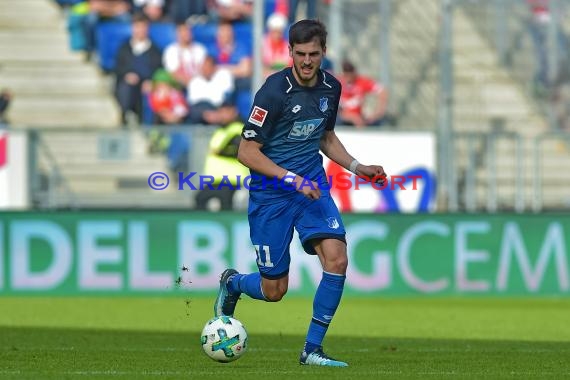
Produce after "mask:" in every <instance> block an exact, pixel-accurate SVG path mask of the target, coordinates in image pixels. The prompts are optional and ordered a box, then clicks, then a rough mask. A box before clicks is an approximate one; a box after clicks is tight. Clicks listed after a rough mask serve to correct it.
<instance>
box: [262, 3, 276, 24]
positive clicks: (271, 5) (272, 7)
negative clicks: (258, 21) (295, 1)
mask: <svg viewBox="0 0 570 380" xmlns="http://www.w3.org/2000/svg"><path fill="white" fill-rule="evenodd" d="M276 6H277V1H276V0H265V8H264V13H265V14H264V19H265V20H267V18H268V17H269V16H271V14H272V13H273V12H275V8H276Z"/></svg>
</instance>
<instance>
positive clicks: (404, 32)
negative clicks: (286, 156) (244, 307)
mask: <svg viewBox="0 0 570 380" xmlns="http://www.w3.org/2000/svg"><path fill="white" fill-rule="evenodd" d="M0 4H1V7H2V12H1V13H0V91H1V97H0V126H1V129H0V209H1V210H2V212H1V213H0V227H1V228H0V253H2V252H4V255H5V256H4V265H1V264H2V263H1V262H0V280H1V281H0V290H1V289H2V284H3V283H4V281H5V283H6V284H5V289H6V290H7V291H28V290H30V291H37V290H41V289H48V288H49V289H55V290H58V289H59V290H58V291H61V292H64V293H65V292H68V293H74V292H80V291H81V289H85V288H88V289H95V290H101V289H106V290H109V289H110V290H113V289H115V290H117V291H120V290H121V289H122V290H125V289H130V290H132V291H137V290H140V289H142V290H149V289H150V290H157V289H164V287H165V286H166V284H169V283H170V284H172V283H173V282H174V279H175V278H176V272H177V270H176V269H173V268H176V267H182V266H185V265H189V267H190V271H189V272H190V273H188V272H187V273H183V275H184V276H186V275H188V276H189V278H192V281H193V284H194V285H193V286H194V289H197V290H200V289H204V290H209V291H211V290H215V289H216V287H217V276H218V275H219V272H221V270H223V268H224V267H225V266H226V265H229V264H233V265H234V266H237V267H238V269H241V270H247V269H248V268H250V269H255V264H254V259H255V257H251V258H250V256H254V255H252V254H250V253H251V252H253V251H252V250H251V247H249V246H248V244H249V240H248V230H247V223H246V219H247V218H246V214H245V210H246V209H247V191H246V190H245V189H241V190H236V191H234V190H233V189H228V188H227V187H226V188H225V189H223V190H222V191H220V190H214V191H209V190H206V191H199V190H192V189H191V188H190V187H189V186H188V185H184V183H180V179H183V178H185V177H186V176H187V175H188V174H190V173H192V172H196V173H198V174H205V175H209V176H211V177H212V181H213V182H212V183H214V184H218V183H220V181H221V178H222V176H223V175H224V174H225V175H228V176H230V177H231V178H235V177H236V175H242V176H246V175H247V171H245V172H244V170H243V167H240V165H239V164H238V163H237V161H236V160H235V153H236V146H237V145H236V144H237V142H238V141H239V134H240V132H241V127H242V125H243V121H244V120H245V119H247V118H248V116H249V113H250V107H251V103H252V97H253V94H254V93H255V91H256V90H257V89H258V88H259V87H260V85H261V84H262V83H263V81H264V79H265V78H266V77H267V76H268V75H270V74H271V73H272V72H275V71H277V70H280V69H282V68H283V67H286V66H288V65H289V64H290V61H289V57H288V48H287V30H288V27H289V25H291V23H293V22H294V21H296V20H299V19H301V18H305V17H310V18H314V17H316V18H319V19H320V20H322V21H323V22H324V23H325V24H326V25H327V27H328V31H329V36H328V50H327V59H326V60H325V62H324V63H323V69H324V70H327V71H329V72H330V73H332V74H333V75H335V76H337V77H338V78H339V79H340V80H341V82H342V83H343V94H342V99H341V109H340V111H339V120H338V122H337V131H338V134H339V136H340V137H341V140H342V141H343V142H344V143H345V145H346V146H347V148H348V150H349V152H351V153H352V154H353V155H355V156H356V157H358V159H359V160H360V161H361V162H364V163H368V164H382V165H383V166H384V168H385V170H386V172H387V173H388V174H389V175H390V176H395V178H393V177H390V182H389V185H388V186H387V188H385V189H383V190H377V189H374V188H372V187H371V186H370V185H368V186H367V185H362V186H360V188H359V189H356V188H355V186H352V187H351V188H350V189H345V190H338V189H335V190H333V196H334V197H335V199H336V201H337V203H338V205H339V208H340V209H341V210H342V211H343V212H344V214H345V216H346V223H347V227H348V232H349V241H350V239H351V237H352V238H353V241H355V243H354V244H353V245H352V247H351V248H350V249H351V255H352V256H353V259H354V262H355V263H356V264H355V266H354V267H353V269H352V270H353V277H352V278H353V279H354V280H353V282H350V283H349V292H350V291H351V290H350V289H352V291H356V292H358V291H363V292H369V291H379V292H382V291H386V290H390V289H391V290H393V291H394V292H396V293H409V292H411V293H416V292H436V293H438V292H443V293H446V292H448V293H463V292H466V291H478V292H483V293H485V292H491V291H492V290H496V291H497V292H499V291H505V290H512V292H513V293H516V294H529V293H536V292H542V293H545V294H546V293H547V294H567V292H568V290H569V288H570V285H569V284H568V270H569V268H568V256H569V255H568V250H567V247H568V244H567V242H566V237H567V236H568V235H569V234H570V219H569V218H568V211H569V210H570V175H569V174H568V169H569V168H570V124H569V123H570V86H569V84H570V55H569V48H570V46H569V41H568V36H569V33H570V29H569V28H570V25H569V24H568V22H567V18H566V16H567V14H568V11H570V1H567V0H421V1H419V0H299V1H294V0H290V1H288V0H265V1H257V0H256V1H248V0H89V1H85V0H57V1H56V0H0ZM325 166H326V170H327V173H329V174H335V173H339V172H341V171H342V170H343V169H342V168H339V167H338V166H336V165H335V164H332V163H330V162H328V161H325ZM156 172H160V173H162V174H160V177H158V179H153V178H154V177H152V178H151V175H153V173H156ZM180 173H182V174H180ZM167 177H168V179H167ZM195 178H197V176H196V177H195ZM242 178H243V177H242ZM164 183H167V184H168V186H167V188H165V189H164V190H155V189H153V187H155V186H154V185H156V184H159V185H160V184H164ZM398 183H400V185H398ZM194 185H195V186H197V187H198V185H199V184H198V183H197V182H194ZM244 223H245V224H244ZM36 240H41V241H42V242H41V243H38V242H37V241H36ZM34 242H35V243H34ZM359 242H360V243H362V244H360V243H359ZM414 242H418V243H417V244H416V245H414ZM420 243H421V244H420ZM295 244H296V243H295ZM50 246H51V248H50ZM117 247H118V248H117ZM293 251H295V252H297V251H298V252H299V258H298V264H296V265H299V266H301V267H303V268H309V272H307V273H312V274H313V275H314V276H313V277H315V278H316V276H317V274H318V273H319V272H318V268H316V267H314V265H318V264H317V263H311V264H309V263H307V262H306V261H305V259H304V257H305V256H303V255H301V253H300V252H302V250H301V248H300V247H294V249H293ZM412 251H414V252H416V254H415V255H413V256H412V255H411V253H410V252H412ZM420 252H421V254H420ZM218 253H219V255H218ZM438 254H440V255H441V256H438V259H437V260H436V259H434V258H435V256H434V255H438ZM22 255H23V256H25V257H27V259H25V260H24V259H21V257H22ZM84 256H85V257H90V259H88V262H90V263H91V264H92V271H91V272H89V271H87V272H85V273H83V272H81V270H84V269H85V266H82V267H81V268H83V269H81V268H80V267H79V264H77V271H74V270H73V269H70V268H75V265H76V264H75V261H76V260H79V261H80V260H81V257H84ZM0 257H2V255H1V254H0ZM20 259H21V260H23V261H18V260H20ZM89 260H90V261H89ZM145 260H146V261H145ZM165 260H166V261H165ZM127 262H128V263H135V264H132V265H131V264H129V265H130V266H129V265H127ZM411 262H416V263H417V264H414V265H418V267H420V268H421V267H422V266H423V267H424V268H427V269H424V272H422V273H423V274H422V275H420V274H418V273H417V272H413V270H412V269H413V268H416V269H417V267H414V266H413V265H412V264H410V263H411ZM454 262H455V263H456V264H455V267H454V264H453V263H454ZM10 263H16V264H12V266H11V264H10ZM34 263H35V264H34ZM62 263H67V264H66V265H67V266H66V265H64V266H63V268H64V269H61V268H62V265H61V264H62ZM101 263H103V264H105V265H100V267H97V265H99V264H101ZM137 263H138V264H137ZM145 263H146V264H145ZM165 263H166V264H165ZM397 263H398V265H396V264H397ZM406 263H407V264H406ZM437 263H443V268H444V269H441V267H438V266H437V265H438V264H437ZM458 263H459V264H458ZM535 263H536V264H535ZM408 264H409V265H412V266H413V268H412V267H410V266H406V265H408ZM18 265H23V266H27V268H26V269H22V270H17V269H16V268H17V266H18ZM86 265H87V266H89V265H88V264H86ZM137 265H138V266H137ZM468 266H469V267H470V268H471V270H472V272H470V273H469V274H467V267H468ZM2 267H4V268H5V269H4V270H6V274H3V270H2ZM68 267H69V268H68ZM10 268H12V269H10ZM57 268H60V269H57ZM65 268H67V269H65ZM137 268H138V269H137ZM149 268H150V269H149ZM152 268H154V269H152ZM382 268H384V269H382ZM386 268H393V270H394V271H395V272H394V273H396V274H394V275H392V272H391V269H386ZM445 268H447V269H445ZM159 269H160V270H162V272H160V274H158V272H157V271H158V270H159ZM153 270H154V271H155V272H154V274H152V273H151V272H152V271H153ZM97 271H99V272H97ZM113 271H119V272H121V273H123V274H124V276H125V277H124V278H125V281H124V282H123V281H118V280H117V279H116V278H115V279H114V278H113V277H110V275H109V273H111V272H113ZM441 271H444V272H445V273H446V274H447V275H448V277H449V278H447V279H444V278H439V277H438V273H440V272H441ZM420 272H421V271H420ZM82 273H83V274H82ZM97 273H99V274H98V275H96V274H97ZM101 273H106V274H107V276H106V277H105V276H104V275H102V274H101ZM137 273H138V275H135V274H137ZM168 273H169V274H168ZM303 273H304V272H302V271H301V273H300V274H299V275H298V278H294V279H293V280H292V281H293V284H292V289H293V291H294V290H295V289H297V290H299V289H309V288H310V287H312V285H311V284H313V285H314V281H311V280H310V279H309V280H308V279H307V276H306V273H305V275H303ZM151 274H152V275H151ZM76 276H78V277H80V278H81V279H83V280H79V284H82V285H77V283H76V282H75V280H73V281H72V278H73V279H75V277H76ZM82 276H83V277H82ZM137 276H138V277H137ZM398 276H399V277H398ZM469 276H474V277H475V278H476V279H478V280H474V279H473V277H469ZM509 276H511V277H509ZM121 278H122V277H121ZM127 278H130V279H131V281H130V282H127V280H126V279H127ZM133 278H134V280H133ZM137 278H138V279H139V280H137ZM309 278H311V275H309ZM349 278H350V277H349ZM398 278H401V279H402V282H399V280H398ZM444 280H445V281H444ZM511 281H512V282H511ZM46 284H47V285H46ZM303 284H305V285H303ZM82 286H83V288H82Z"/></svg>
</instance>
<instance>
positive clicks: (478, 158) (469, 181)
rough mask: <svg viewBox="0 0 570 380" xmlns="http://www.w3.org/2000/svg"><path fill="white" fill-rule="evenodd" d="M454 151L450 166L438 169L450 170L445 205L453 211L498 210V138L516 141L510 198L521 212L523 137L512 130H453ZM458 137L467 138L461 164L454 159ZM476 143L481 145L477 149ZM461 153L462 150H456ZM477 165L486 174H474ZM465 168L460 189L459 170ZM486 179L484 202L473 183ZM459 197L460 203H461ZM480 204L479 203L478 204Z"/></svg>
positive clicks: (513, 207) (515, 207)
mask: <svg viewBox="0 0 570 380" xmlns="http://www.w3.org/2000/svg"><path fill="white" fill-rule="evenodd" d="M451 137H452V146H453V153H454V154H453V155H452V156H450V157H449V159H448V160H447V161H448V163H447V165H449V167H448V168H447V169H446V168H442V167H440V168H439V169H440V171H447V172H448V173H450V182H451V185H452V186H451V191H450V195H449V198H448V205H447V207H448V209H449V211H452V212H458V211H461V212H463V211H467V212H475V211H477V210H478V209H482V208H484V209H485V210H486V211H487V212H497V210H498V195H497V191H498V188H497V183H498V177H497V157H498V155H497V141H499V140H507V141H511V142H513V143H514V145H515V156H516V168H515V180H514V183H513V186H514V188H515V192H514V195H515V196H514V199H513V202H512V206H511V207H512V209H513V210H515V211H516V212H519V213H520V212H523V211H524V210H525V198H524V196H525V195H524V186H523V178H524V160H523V139H522V137H521V136H520V135H519V134H517V133H514V132H491V133H477V132H464V133H454V134H452V136H451ZM461 141H466V143H467V148H466V149H467V151H466V152H464V153H465V156H464V157H466V159H467V160H466V165H465V167H461V166H460V165H459V164H458V163H456V162H455V160H454V158H455V155H456V154H458V150H459V146H460V142H461ZM477 145H479V146H480V148H479V149H477ZM459 154H461V152H459ZM479 168H485V169H486V173H487V174H486V176H485V178H477V170H478V169H479ZM459 170H461V171H463V172H464V175H463V176H462V182H463V183H464V186H463V192H462V194H461V191H460V189H459V180H458V178H459V177H460V176H459V175H458V171H459ZM483 180H484V181H485V182H486V184H487V199H486V202H485V204H484V205H482V204H479V203H478V199H477V198H478V197H477V194H476V186H477V184H478V181H483ZM460 199H462V200H463V204H462V205H461V206H460ZM478 204H479V207H478Z"/></svg>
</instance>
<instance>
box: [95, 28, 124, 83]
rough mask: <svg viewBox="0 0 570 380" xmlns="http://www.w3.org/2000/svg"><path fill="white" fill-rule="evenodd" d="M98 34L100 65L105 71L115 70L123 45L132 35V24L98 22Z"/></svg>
mask: <svg viewBox="0 0 570 380" xmlns="http://www.w3.org/2000/svg"><path fill="white" fill-rule="evenodd" d="M96 36H97V54H99V65H100V66H101V68H102V69H103V70H104V71H107V72H109V71H113V70H114V69H115V60H116V57H117V53H118V51H119V49H120V47H121V45H123V43H124V42H125V41H127V40H128V39H129V38H130V37H131V24H130V23H123V22H112V21H109V22H100V23H98V24H97V30H96Z"/></svg>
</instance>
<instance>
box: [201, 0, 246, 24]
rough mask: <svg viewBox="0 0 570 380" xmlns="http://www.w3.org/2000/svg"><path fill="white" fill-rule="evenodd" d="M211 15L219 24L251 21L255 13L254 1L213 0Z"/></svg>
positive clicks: (210, 8)
mask: <svg viewBox="0 0 570 380" xmlns="http://www.w3.org/2000/svg"><path fill="white" fill-rule="evenodd" d="M209 10H210V15H211V16H212V18H213V19H215V20H218V21H219V22H230V23H231V22H238V21H249V20H250V19H251V15H252V13H253V0H212V1H211V3H210V7H209Z"/></svg>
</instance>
